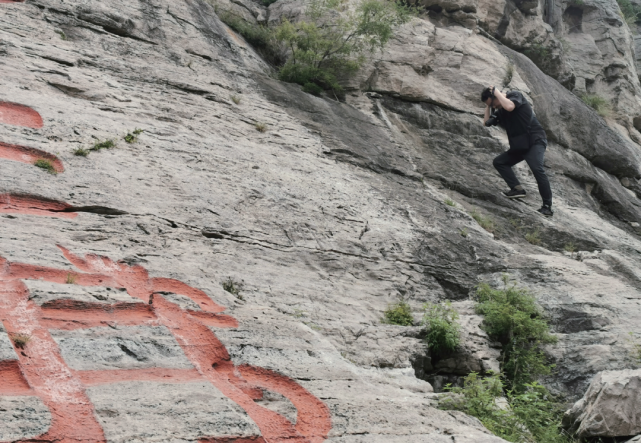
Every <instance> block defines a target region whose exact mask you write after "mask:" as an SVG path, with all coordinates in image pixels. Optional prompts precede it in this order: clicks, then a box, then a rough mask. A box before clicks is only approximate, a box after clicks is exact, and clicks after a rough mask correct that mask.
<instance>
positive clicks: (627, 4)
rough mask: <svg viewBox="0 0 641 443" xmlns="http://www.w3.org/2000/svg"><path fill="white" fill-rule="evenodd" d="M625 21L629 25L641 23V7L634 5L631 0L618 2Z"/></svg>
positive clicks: (618, 0)
mask: <svg viewBox="0 0 641 443" xmlns="http://www.w3.org/2000/svg"><path fill="white" fill-rule="evenodd" d="M617 3H618V4H619V8H621V15H622V16H623V19H624V20H625V21H626V22H627V23H628V24H629V25H631V24H633V23H635V22H638V21H640V19H641V7H640V6H638V5H635V4H633V3H632V2H631V1H630V0H617Z"/></svg>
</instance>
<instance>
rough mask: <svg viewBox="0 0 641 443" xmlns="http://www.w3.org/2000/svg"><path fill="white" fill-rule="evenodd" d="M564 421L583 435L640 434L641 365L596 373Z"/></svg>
mask: <svg viewBox="0 0 641 443" xmlns="http://www.w3.org/2000/svg"><path fill="white" fill-rule="evenodd" d="M564 423H567V426H568V427H570V428H571V429H573V430H575V431H576V433H577V435H578V436H579V437H583V438H585V437H625V436H629V435H637V434H641V369H637V370H624V371H604V372H601V373H599V374H597V376H596V377H594V379H593V380H592V382H591V383H590V387H589V388H588V391H587V392H586V393H585V395H584V396H583V398H582V399H581V400H579V401H578V402H576V403H575V404H574V406H572V408H571V409H570V410H569V411H567V412H566V413H565V417H564Z"/></svg>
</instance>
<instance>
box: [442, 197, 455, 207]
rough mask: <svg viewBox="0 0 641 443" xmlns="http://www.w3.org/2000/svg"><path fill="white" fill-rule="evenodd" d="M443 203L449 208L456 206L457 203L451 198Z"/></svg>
mask: <svg viewBox="0 0 641 443" xmlns="http://www.w3.org/2000/svg"><path fill="white" fill-rule="evenodd" d="M443 203H445V204H446V205H447V206H452V207H454V206H456V203H455V202H454V200H452V199H451V198H446V199H445V200H443Z"/></svg>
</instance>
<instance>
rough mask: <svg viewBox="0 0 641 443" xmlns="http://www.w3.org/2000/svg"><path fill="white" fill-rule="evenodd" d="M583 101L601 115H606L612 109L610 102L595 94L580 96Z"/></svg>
mask: <svg viewBox="0 0 641 443" xmlns="http://www.w3.org/2000/svg"><path fill="white" fill-rule="evenodd" d="M581 100H583V103H585V104H586V105H588V106H589V107H591V108H592V109H594V110H595V111H596V112H598V113H599V115H600V116H601V117H607V116H609V115H610V113H611V111H612V107H611V106H610V102H608V101H607V100H606V99H605V98H603V97H601V96H600V95H597V94H584V95H582V96H581Z"/></svg>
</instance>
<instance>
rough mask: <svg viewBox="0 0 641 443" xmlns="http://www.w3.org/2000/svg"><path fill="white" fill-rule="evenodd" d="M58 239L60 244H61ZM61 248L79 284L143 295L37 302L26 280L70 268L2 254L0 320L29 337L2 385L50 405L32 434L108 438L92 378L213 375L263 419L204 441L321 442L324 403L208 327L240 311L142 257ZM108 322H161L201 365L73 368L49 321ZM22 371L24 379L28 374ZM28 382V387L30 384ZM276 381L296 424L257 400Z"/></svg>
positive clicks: (58, 324) (231, 323) (63, 274)
mask: <svg viewBox="0 0 641 443" xmlns="http://www.w3.org/2000/svg"><path fill="white" fill-rule="evenodd" d="M59 247H60V246H59ZM60 249H61V250H62V252H63V254H64V256H65V257H66V258H67V259H68V260H69V261H70V262H71V263H72V264H73V265H74V266H76V268H78V269H79V270H80V271H82V272H73V273H72V275H73V276H74V278H75V283H76V284H77V285H81V286H96V285H102V286H111V287H118V288H125V289H126V290H127V293H128V294H129V295H131V296H132V297H135V298H138V299H140V300H142V301H143V302H145V303H125V302H118V303H113V304H107V303H86V302H78V301H73V300H59V301H55V302H49V303H45V304H43V306H42V307H39V306H37V305H36V304H35V303H33V302H32V301H31V300H29V291H28V289H27V287H26V286H25V285H24V283H23V282H22V281H21V280H24V279H40V280H45V281H51V282H55V283H63V282H64V281H65V279H66V278H67V276H68V275H69V274H70V272H69V271H67V270H63V269H53V268H47V267H42V266H34V265H29V264H24V263H10V262H8V261H7V260H4V259H2V258H1V257H0V321H2V322H3V323H4V324H5V325H6V327H7V331H8V332H9V333H10V334H12V333H21V334H29V335H30V336H31V337H32V339H31V341H30V342H29V343H28V344H27V345H26V346H25V349H24V350H18V349H16V351H17V352H19V353H20V355H19V369H20V372H21V374H23V375H24V379H20V377H19V376H20V374H19V373H18V372H17V371H16V367H15V364H14V366H13V367H9V366H7V368H6V369H2V368H0V375H4V374H5V373H6V374H8V376H7V379H8V380H12V381H10V382H7V383H6V384H5V385H3V384H0V394H2V393H3V392H4V390H8V389H14V390H15V392H22V393H23V394H22V395H26V392H32V393H33V395H37V396H38V397H40V398H41V399H42V400H43V402H44V403H45V405H46V406H47V407H49V409H50V411H51V415H52V425H51V428H50V429H49V431H48V432H47V433H46V434H44V435H41V436H38V437H36V438H35V439H28V440H23V441H21V442H22V443H26V442H65V443H80V442H83V443H87V442H91V443H101V442H104V435H103V431H102V428H101V427H100V426H99V424H98V423H97V421H96V418H95V417H94V414H93V406H92V405H91V403H90V402H89V400H88V398H87V397H86V394H85V392H84V389H85V387H86V386H95V385H100V384H110V383H117V382H122V381H155V382H169V383H184V382H189V381H195V380H206V381H209V382H210V383H211V384H212V385H214V386H215V387H216V388H218V390H220V391H221V392H222V393H223V395H225V396H226V397H228V398H229V399H231V400H232V401H234V402H235V403H236V404H238V405H239V406H240V407H242V408H243V409H244V410H245V411H246V412H247V414H248V415H249V417H250V418H251V419H252V420H253V421H254V422H255V423H256V425H258V428H259V429H260V431H261V434H262V435H261V436H253V437H234V436H228V437H206V436H203V437H202V438H201V439H200V440H199V442H200V443H322V442H323V441H325V439H326V438H327V435H328V433H329V431H330V429H331V417H330V413H329V409H328V408H327V406H326V405H325V404H324V403H323V402H322V401H320V400H319V399H318V398H316V397H315V396H313V395H312V394H311V393H310V392H308V391H307V390H306V389H304V388H303V387H302V386H300V385H299V384H298V383H296V382H295V381H294V380H292V379H290V378H288V377H285V376H283V375H281V374H278V373H276V372H273V371H270V370H267V369H263V368H258V367H254V366H247V365H243V366H235V365H234V363H233V362H232V361H231V357H230V355H229V353H228V352H227V349H226V348H225V346H224V345H223V344H222V343H221V342H220V340H218V338H217V337H216V335H215V334H214V333H213V332H212V330H211V329H210V328H209V327H210V326H215V327H236V326H237V325H238V323H237V321H236V320H235V319H234V318H233V317H231V316H227V315H222V314H220V312H221V311H223V310H224V308H223V307H222V306H220V305H218V304H216V303H214V302H213V301H212V300H211V299H210V298H209V297H208V296H207V295H206V294H205V293H204V292H203V291H200V290H198V289H196V288H192V287H191V286H188V285H186V284H185V283H183V282H180V281H178V280H174V279H168V278H150V277H149V274H148V272H147V270H146V269H144V268H143V267H142V266H129V265H127V264H126V263H123V262H114V261H113V260H111V259H109V258H107V257H102V256H98V255H87V256H85V257H84V258H82V257H79V256H77V255H75V254H72V253H71V252H69V251H68V250H67V249H65V248H63V247H60ZM163 292H173V293H177V294H180V295H184V296H187V297H189V298H190V299H191V300H193V301H194V302H196V303H198V304H199V305H200V306H201V309H202V311H190V310H183V309H181V308H180V307H179V306H178V305H176V304H175V303H172V302H170V301H168V300H166V299H165V298H164V297H163ZM110 322H118V323H119V324H126V325H139V324H149V323H150V322H152V323H153V324H159V325H162V326H165V327H166V328H168V329H169V330H170V331H171V333H172V334H173V336H174V337H175V338H176V340H177V342H178V344H179V345H180V346H181V348H182V349H183V352H184V353H185V356H186V357H187V358H188V359H189V360H190V362H191V363H192V365H193V366H194V368H195V369H192V370H177V369H164V368H151V369H135V370H107V371H72V370H71V369H69V368H68V367H67V366H66V364H65V363H64V361H63V359H62V357H61V356H60V351H59V349H58V347H57V344H56V343H55V341H54V340H53V339H52V338H51V336H50V335H49V332H48V329H53V328H55V329H77V328H90V327H96V326H104V325H106V324H109V323H110ZM21 380H22V381H21ZM29 389H31V390H29ZM264 390H269V391H273V392H276V393H279V394H281V395H283V396H285V397H286V398H288V399H289V400H290V401H291V402H292V404H293V405H294V406H295V407H296V409H297V411H298V414H297V420H296V425H294V424H292V423H291V422H290V421H289V420H287V419H286V418H285V417H283V416H281V415H280V414H278V413H276V412H274V411H272V410H270V409H267V408H264V407H263V406H260V405H259V404H257V403H256V402H255V401H254V400H257V399H260V398H262V396H263V391H264Z"/></svg>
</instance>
